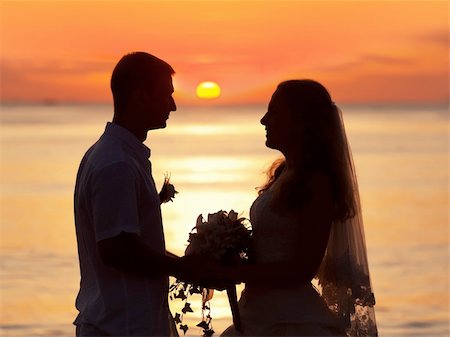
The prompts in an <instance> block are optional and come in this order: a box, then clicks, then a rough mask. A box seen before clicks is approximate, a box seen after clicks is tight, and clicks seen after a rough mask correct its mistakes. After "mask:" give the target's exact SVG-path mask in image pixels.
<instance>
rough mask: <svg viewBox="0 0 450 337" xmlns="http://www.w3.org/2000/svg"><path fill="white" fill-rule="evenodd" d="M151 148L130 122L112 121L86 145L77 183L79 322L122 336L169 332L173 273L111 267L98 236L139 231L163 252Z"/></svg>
mask: <svg viewBox="0 0 450 337" xmlns="http://www.w3.org/2000/svg"><path fill="white" fill-rule="evenodd" d="M149 157H150V149H148V148H147V147H146V146H145V145H144V144H142V143H141V142H140V141H139V140H138V139H137V138H136V137H135V136H134V135H133V134H132V133H131V132H129V131H128V130H126V129H125V128H123V127H121V126H119V125H117V124H114V123H108V124H107V126H106V129H105V132H104V134H103V135H102V136H101V137H100V139H99V140H98V141H97V142H96V143H95V144H94V145H93V146H92V147H91V148H90V149H89V150H88V151H87V152H86V154H85V156H84V158H83V160H82V161H81V164H80V168H79V171H78V175H77V182H76V186H75V200H74V208H75V209H74V211H75V226H76V233H77V241H78V254H79V262H80V271H81V282H80V291H79V293H78V296H77V299H76V307H77V309H78V311H79V314H78V317H77V318H76V320H75V322H74V324H76V325H78V324H83V323H84V324H91V325H94V326H95V327H97V328H98V329H100V330H102V331H104V332H105V333H108V334H111V335H120V336H168V335H169V319H168V315H169V309H168V303H167V291H168V277H167V276H162V277H155V278H144V277H138V276H133V275H130V274H126V273H123V272H121V271H119V270H116V269H113V268H110V267H107V266H106V265H104V264H103V263H102V261H101V259H100V256H99V254H98V251H97V242H99V241H100V240H103V239H107V238H111V237H114V236H117V235H118V234H120V233H121V232H128V233H137V234H139V235H140V237H141V238H142V239H143V240H144V241H145V242H146V243H147V244H148V245H149V246H150V247H151V248H152V249H153V250H154V251H155V252H157V253H160V254H165V244H164V233H163V227H162V221H161V209H160V201H159V196H158V193H157V191H156V188H155V183H154V181H153V178H152V175H151V163H150V161H149Z"/></svg>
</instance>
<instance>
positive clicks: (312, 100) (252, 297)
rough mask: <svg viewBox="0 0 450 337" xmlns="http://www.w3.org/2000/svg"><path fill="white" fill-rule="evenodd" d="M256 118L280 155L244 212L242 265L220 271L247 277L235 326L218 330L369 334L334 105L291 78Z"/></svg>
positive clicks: (367, 295) (352, 201) (363, 263)
mask: <svg viewBox="0 0 450 337" xmlns="http://www.w3.org/2000/svg"><path fill="white" fill-rule="evenodd" d="M261 124H263V125H264V126H265V127H266V132H267V134H266V137H267V140H266V146H268V147H270V148H272V149H277V150H279V151H280V152H281V153H282V154H283V158H282V159H279V160H277V161H275V162H274V163H273V165H272V168H271V169H270V170H269V177H268V181H267V183H266V184H265V185H264V186H263V187H261V189H260V191H259V197H258V198H257V199H256V200H255V202H254V203H253V205H252V207H251V210H250V219H251V223H252V227H253V245H252V247H251V256H250V263H249V264H246V265H241V266H234V267H223V268H221V269H220V272H219V273H220V274H221V278H222V279H226V280H233V281H234V282H245V289H244V291H243V292H242V295H241V298H240V300H239V305H238V306H239V311H240V319H241V325H242V326H241V327H240V331H239V330H238V328H237V327H235V326H234V325H232V326H230V327H229V328H227V329H226V330H225V331H224V332H223V333H222V336H376V335H377V328H376V323H375V315H374V308H373V306H374V304H375V299H374V295H373V293H372V289H371V285H370V278H369V269H368V263H367V256H366V247H365V239H364V232H363V224H362V218H361V210H360V203H359V195H358V186H357V182H356V175H355V171H354V167H353V162H352V157H351V153H350V149H349V146H348V144H347V139H346V135H345V130H344V126H343V123H342V117H341V113H340V110H339V109H338V107H337V106H336V105H335V104H334V103H333V101H332V100H331V97H330V95H329V93H328V92H327V90H326V89H325V88H324V87H323V86H322V85H321V84H319V83H317V82H315V81H312V80H291V81H286V82H282V83H281V84H279V85H278V87H277V89H276V91H275V92H274V94H273V96H272V99H271V101H270V103H269V107H268V111H267V113H266V114H265V115H264V117H263V118H262V119H261ZM312 281H313V282H316V286H314V285H313V284H312V283H311V282H312Z"/></svg>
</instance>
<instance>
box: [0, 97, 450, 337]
mask: <svg viewBox="0 0 450 337" xmlns="http://www.w3.org/2000/svg"><path fill="white" fill-rule="evenodd" d="M341 108H342V111H343V116H344V122H345V125H346V131H347V135H348V138H349V142H350V144H351V147H352V151H353V157H354V161H355V166H356V172H357V175H358V179H359V186H360V194H361V202H362V209H363V217H364V223H365V233H366V242H367V248H368V257H369V263H370V269H371V279H372V284H373V288H374V292H375V297H376V301H377V304H376V318H377V323H378V329H379V334H380V336H389V337H400V336H408V337H410V336H427V337H432V336H448V335H449V264H448V262H449V235H448V234H449V232H448V229H449V227H448V225H449V221H448V220H449V199H448V188H449V170H448V164H449V162H448V159H449V157H448V155H449V112H448V107H447V106H432V105H421V106H419V105H409V106H399V105H397V106H395V105H390V106H387V105H385V106H375V105H372V106H370V105H359V106H358V105H348V106H343V107H341ZM264 113H265V107H264V106H241V107H214V106H211V107H201V108H195V107H179V108H178V110H177V111H176V112H174V113H172V115H171V117H170V119H169V120H168V126H167V128H166V129H164V130H157V131H153V132H150V133H149V137H148V139H147V140H146V142H145V144H146V145H147V146H149V147H150V148H151V150H152V156H151V160H152V165H153V175H154V178H155V181H156V183H157V185H158V186H159V187H160V186H161V185H162V183H163V180H164V175H165V174H166V173H168V174H170V176H171V182H172V183H173V184H174V185H175V187H176V189H177V190H178V191H179V194H178V195H177V196H176V199H175V201H174V202H173V203H168V204H164V205H163V206H162V212H163V220H164V226H165V236H166V244H167V248H168V250H170V251H172V252H174V253H176V254H180V255H181V254H183V252H184V249H185V247H186V242H187V238H188V233H189V232H190V230H191V229H192V227H193V226H194V225H195V220H196V218H197V216H198V215H199V214H203V215H205V216H206V215H207V214H208V213H213V212H216V211H218V210H221V209H222V210H227V211H228V210H231V209H233V210H235V211H237V212H238V213H240V214H242V215H243V216H246V217H248V213H249V208H250V206H251V204H252V202H253V200H254V199H255V198H256V189H255V188H256V187H257V186H260V185H261V184H262V183H263V182H264V179H265V174H264V171H265V170H266V169H267V168H268V166H269V165H270V164H271V162H272V161H273V160H274V159H276V158H278V157H279V153H278V152H276V151H274V150H270V149H267V148H266V147H265V146H264V141H265V132H264V128H263V127H262V126H261V125H260V124H259V120H260V118H261V117H262V115H263V114H264ZM111 117H112V107H111V106H110V105H3V106H1V114H0V118H1V126H0V141H1V143H0V144H1V152H0V163H1V170H0V198H1V199H0V223H1V236H0V261H1V269H0V335H1V336H27V337H30V336H71V335H74V327H73V325H72V322H73V320H74V318H75V316H76V310H75V307H74V302H75V297H76V294H77V290H78V285H79V268H78V257H77V251H76V238H75V230H74V222H73V205H72V197H73V188H74V183H75V176H76V172H77V169H78V165H79V162H80V159H81V157H82V156H83V154H84V152H85V151H86V150H87V149H88V147H89V146H90V145H91V144H92V143H94V142H95V141H96V140H97V139H98V137H99V136H100V135H101V133H102V132H103V130H104V127H105V124H106V122H107V121H109V120H111ZM292 282H295V281H294V280H292ZM241 289H242V286H240V287H239V290H241ZM190 301H191V302H192V303H193V308H194V313H191V314H189V315H188V316H189V317H187V321H188V322H190V326H191V329H190V330H189V331H188V335H192V336H200V335H201V331H200V329H199V328H196V327H195V324H196V323H198V322H199V321H200V320H201V312H200V310H199V303H200V298H199V297H195V296H192V298H191V299H190ZM178 305H179V304H178V303H176V302H172V303H171V308H172V310H173V311H177V310H178V309H179V307H178ZM211 307H212V312H211V314H212V317H213V327H214V330H215V331H216V332H217V335H218V334H219V333H220V332H221V331H222V330H224V329H225V328H226V327H227V326H228V325H229V324H231V317H230V316H231V313H230V309H229V307H228V303H227V299H226V296H225V294H224V293H220V292H216V293H215V296H214V298H213V300H212V302H211Z"/></svg>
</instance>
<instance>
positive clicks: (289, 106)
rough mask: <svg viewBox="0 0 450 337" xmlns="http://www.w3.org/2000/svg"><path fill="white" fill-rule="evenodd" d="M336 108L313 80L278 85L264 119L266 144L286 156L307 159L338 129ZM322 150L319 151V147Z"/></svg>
mask: <svg viewBox="0 0 450 337" xmlns="http://www.w3.org/2000/svg"><path fill="white" fill-rule="evenodd" d="M335 110H336V107H335V105H334V103H333V101H332V100H331V97H330V95H329V93H328V91H327V90H326V89H325V87H323V86H322V85H321V84H320V83H318V82H315V81H312V80H290V81H285V82H282V83H280V84H279V85H278V87H277V89H276V91H275V92H274V94H273V95H272V99H271V100H270V103H269V106H268V111H267V113H266V114H265V115H264V117H263V118H262V119H261V124H263V125H265V126H266V132H267V135H266V136H267V140H266V145H267V146H268V147H270V148H274V149H277V150H280V151H281V152H282V153H283V154H284V155H285V156H286V155H289V154H296V153H295V152H301V153H302V156H306V155H307V154H308V152H311V151H314V147H321V146H320V145H323V144H319V143H323V142H324V141H325V140H326V139H328V138H329V134H330V132H332V129H333V127H336V122H339V121H338V120H336V111H335ZM317 150H319V148H317Z"/></svg>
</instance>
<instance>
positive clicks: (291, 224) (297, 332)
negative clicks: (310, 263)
mask: <svg viewBox="0 0 450 337" xmlns="http://www.w3.org/2000/svg"><path fill="white" fill-rule="evenodd" d="M271 196H272V191H271V189H269V190H267V191H265V192H264V193H262V194H261V195H260V196H259V197H258V198H257V199H256V200H255V202H254V203H253V205H252V207H251V210H250V220H251V223H252V228H253V247H252V248H253V251H252V253H253V255H252V259H253V260H254V262H255V263H258V264H259V263H271V262H279V261H286V260H293V259H294V256H295V251H296V249H298V245H299V242H298V238H299V236H298V235H301V233H299V229H300V226H301V224H299V223H298V221H296V219H295V214H294V215H291V216H285V215H279V214H277V213H275V212H273V211H272V210H271V208H270V206H269V201H270V199H271ZM292 267H293V268H299V267H300V266H292ZM290 282H292V283H295V282H296V280H290ZM239 311H240V317H241V321H242V329H243V331H242V332H241V333H240V332H239V331H237V330H236V329H235V327H234V326H230V327H229V328H227V329H226V330H225V331H224V332H223V333H222V336H242V335H243V336H346V334H345V327H344V326H343V324H342V323H341V321H339V320H338V318H337V317H336V315H334V314H333V313H332V312H331V311H330V310H329V309H328V307H327V305H326V303H325V301H324V300H323V299H322V297H321V295H320V294H319V292H318V291H317V290H316V289H315V287H314V286H313V285H312V284H308V285H306V286H305V285H303V286H302V285H298V286H297V287H293V288H289V289H281V288H269V287H262V286H258V285H254V284H252V285H248V284H247V285H246V287H245V289H244V291H243V292H242V295H241V298H240V300H239Z"/></svg>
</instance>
